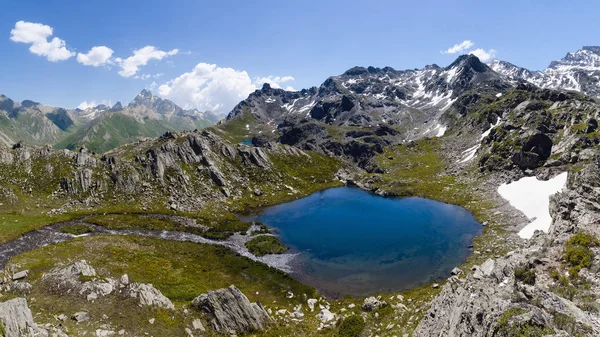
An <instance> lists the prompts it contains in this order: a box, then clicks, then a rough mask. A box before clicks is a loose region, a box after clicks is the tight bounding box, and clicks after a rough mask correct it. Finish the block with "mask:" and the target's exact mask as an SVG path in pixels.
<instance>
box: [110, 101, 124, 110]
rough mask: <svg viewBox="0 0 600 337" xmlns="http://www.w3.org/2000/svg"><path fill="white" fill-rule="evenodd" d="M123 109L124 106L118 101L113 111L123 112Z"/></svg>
mask: <svg viewBox="0 0 600 337" xmlns="http://www.w3.org/2000/svg"><path fill="white" fill-rule="evenodd" d="M121 109H123V104H121V102H120V101H117V103H115V105H113V106H112V108H111V110H113V111H116V110H121Z"/></svg>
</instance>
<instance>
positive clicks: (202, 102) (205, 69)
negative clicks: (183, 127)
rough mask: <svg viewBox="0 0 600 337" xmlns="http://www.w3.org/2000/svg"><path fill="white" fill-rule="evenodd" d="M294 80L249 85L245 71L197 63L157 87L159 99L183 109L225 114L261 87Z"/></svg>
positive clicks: (277, 79) (286, 78) (275, 78)
mask: <svg viewBox="0 0 600 337" xmlns="http://www.w3.org/2000/svg"><path fill="white" fill-rule="evenodd" d="M293 80H294V78H293V77H291V76H283V77H279V76H268V77H256V78H255V80H254V81H252V78H251V77H250V76H249V75H248V73H247V72H246V71H240V70H235V69H232V68H221V67H218V66H217V65H216V64H208V63H198V64H197V65H196V67H194V69H193V70H192V71H191V72H187V73H184V74H182V75H181V76H179V77H177V78H175V79H173V80H171V81H168V82H167V83H164V84H162V85H160V86H158V95H159V96H161V97H163V98H168V99H170V100H172V101H174V102H175V103H177V104H179V105H180V106H182V107H183V108H184V109H198V110H201V111H213V112H217V113H227V112H229V111H231V109H233V107H234V106H235V105H236V104H238V103H239V102H240V101H241V100H244V99H246V98H247V97H248V95H249V94H250V93H251V92H253V91H254V90H256V89H258V88H260V87H261V86H262V85H263V83H270V84H271V86H273V87H279V86H280V85H281V84H282V83H287V82H291V81H293Z"/></svg>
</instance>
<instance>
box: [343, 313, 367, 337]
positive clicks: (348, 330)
mask: <svg viewBox="0 0 600 337" xmlns="http://www.w3.org/2000/svg"><path fill="white" fill-rule="evenodd" d="M364 329H365V321H364V320H363V318H362V317H360V316H358V315H352V316H349V317H346V318H344V320H343V321H342V323H341V324H340V327H339V336H340V337H359V336H360V334H361V333H362V331H363V330H364Z"/></svg>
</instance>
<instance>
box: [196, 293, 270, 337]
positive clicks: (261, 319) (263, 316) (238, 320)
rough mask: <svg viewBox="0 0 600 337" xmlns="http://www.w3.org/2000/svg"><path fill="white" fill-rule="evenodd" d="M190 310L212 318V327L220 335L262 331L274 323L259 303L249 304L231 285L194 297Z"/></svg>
mask: <svg viewBox="0 0 600 337" xmlns="http://www.w3.org/2000/svg"><path fill="white" fill-rule="evenodd" d="M192 308H195V309H198V310H202V311H204V312H206V313H207V314H209V315H210V316H212V320H211V324H212V327H213V328H214V329H215V330H216V331H217V332H220V333H235V332H250V331H254V330H262V329H265V328H267V327H268V326H269V325H271V324H272V323H273V322H274V321H273V319H272V318H271V317H270V316H269V314H268V313H267V312H266V311H265V309H264V308H263V306H262V305H261V304H260V302H256V303H250V301H249V300H248V298H247V297H246V296H245V295H244V294H243V293H242V292H241V291H240V290H239V289H238V288H236V287H235V286H233V285H232V286H229V287H228V288H224V289H218V290H211V291H209V292H208V293H206V294H202V295H200V296H198V297H196V298H195V299H194V300H193V301H192Z"/></svg>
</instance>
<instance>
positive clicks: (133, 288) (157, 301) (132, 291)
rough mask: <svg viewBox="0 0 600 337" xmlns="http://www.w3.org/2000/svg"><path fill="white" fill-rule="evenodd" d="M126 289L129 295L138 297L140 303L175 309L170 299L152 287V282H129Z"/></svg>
mask: <svg viewBox="0 0 600 337" xmlns="http://www.w3.org/2000/svg"><path fill="white" fill-rule="evenodd" d="M126 291H127V294H128V295H129V296H130V297H133V298H136V299H138V300H139V301H140V304H141V305H153V306H157V307H160V308H165V309H171V310H174V309H175V306H174V305H173V303H172V302H171V300H169V299H168V298H167V297H165V296H164V295H163V294H162V293H161V292H160V291H159V290H158V289H156V288H154V286H153V285H152V284H146V283H131V284H130V285H129V287H128V288H127V290H126Z"/></svg>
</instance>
